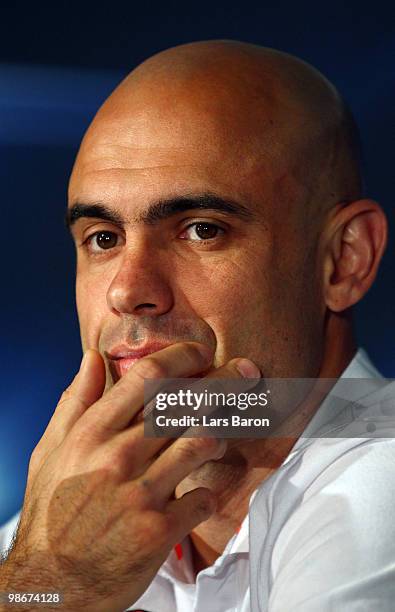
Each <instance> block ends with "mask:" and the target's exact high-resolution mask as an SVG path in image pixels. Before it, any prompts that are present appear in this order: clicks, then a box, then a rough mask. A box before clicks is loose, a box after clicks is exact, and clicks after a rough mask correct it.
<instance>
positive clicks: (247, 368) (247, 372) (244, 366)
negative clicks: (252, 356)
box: [236, 359, 261, 378]
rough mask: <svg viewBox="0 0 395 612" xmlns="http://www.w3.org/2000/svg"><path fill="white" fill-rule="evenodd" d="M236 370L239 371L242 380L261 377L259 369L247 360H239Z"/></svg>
mask: <svg viewBox="0 0 395 612" xmlns="http://www.w3.org/2000/svg"><path fill="white" fill-rule="evenodd" d="M236 368H237V369H238V370H239V372H240V374H241V375H242V376H243V378H260V377H261V372H260V370H259V368H258V367H257V366H256V365H255V363H253V362H252V361H250V360H249V359H240V361H238V362H237V365H236Z"/></svg>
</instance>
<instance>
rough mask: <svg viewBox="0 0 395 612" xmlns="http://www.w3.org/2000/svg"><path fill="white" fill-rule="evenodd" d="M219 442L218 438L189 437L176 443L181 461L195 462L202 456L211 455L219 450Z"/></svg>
mask: <svg viewBox="0 0 395 612" xmlns="http://www.w3.org/2000/svg"><path fill="white" fill-rule="evenodd" d="M218 446H219V443H218V441H217V439H216V438H188V439H186V440H183V441H182V442H181V443H180V444H179V445H176V448H175V450H176V452H177V454H178V458H179V460H180V461H184V462H188V463H189V462H194V461H196V460H198V459H199V458H200V457H202V456H210V455H212V454H215V453H216V452H217V450H218Z"/></svg>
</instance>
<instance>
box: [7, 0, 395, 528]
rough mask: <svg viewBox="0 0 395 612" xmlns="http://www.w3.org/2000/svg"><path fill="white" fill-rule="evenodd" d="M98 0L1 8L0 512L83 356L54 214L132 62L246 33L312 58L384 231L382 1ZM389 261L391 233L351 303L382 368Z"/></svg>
mask: <svg viewBox="0 0 395 612" xmlns="http://www.w3.org/2000/svg"><path fill="white" fill-rule="evenodd" d="M105 4H106V6H104V3H103V6H101V5H100V4H96V5H94V4H92V5H90V4H89V3H82V6H81V4H80V5H73V3H70V2H68V3H61V2H57V3H53V7H52V8H51V7H50V6H46V5H45V4H44V5H42V6H40V5H37V4H35V3H32V5H30V4H29V5H28V4H27V3H26V6H23V3H18V4H17V6H16V7H15V8H12V7H9V8H8V9H7V10H5V9H3V13H2V15H1V23H0V159H1V164H0V179H1V180H0V190H1V211H2V218H3V225H2V232H1V240H2V245H3V246H2V253H3V262H4V265H3V266H2V277H3V278H2V287H3V291H2V300H1V321H2V346H3V350H2V380H1V384H2V392H1V428H0V524H1V522H3V521H4V520H6V519H7V518H9V517H10V516H11V515H12V514H13V513H14V512H15V511H16V510H17V509H18V508H19V507H20V504H21V502H22V499H23V492H24V487H25V478H26V469H27V464H28V460H29V456H30V453H31V451H32V449H33V448H34V446H35V444H36V443H37V441H38V440H39V438H40V437H41V434H42V432H43V430H44V428H45V426H46V423H47V422H48V419H49V417H50V415H51V413H52V411H53V409H54V407H55V405H56V403H57V400H58V397H59V395H60V394H61V392H62V390H63V389H64V387H65V386H66V385H67V384H68V383H69V381H70V379H71V378H72V377H73V375H74V373H75V371H76V370H77V369H78V366H79V360H80V354H81V349H80V342H79V333H78V324H77V318H76V312H75V302H74V265H75V259H74V249H73V245H72V243H71V240H70V239H69V237H68V235H67V233H66V231H65V229H64V226H63V215H64V209H65V206H66V187H67V180H68V176H69V174H70V170H71V166H72V162H73V158H74V156H75V154H76V152H77V149H78V144H79V142H80V139H81V137H82V135H83V133H84V131H85V129H86V127H87V126H88V124H89V122H90V120H91V119H92V117H93V115H94V113H95V111H96V110H97V108H98V106H99V105H100V104H101V102H102V101H103V100H104V99H105V98H106V96H107V95H108V94H109V93H110V91H111V90H112V89H113V88H114V86H115V85H116V84H117V83H118V82H119V80H120V79H121V78H122V77H123V76H124V75H125V74H126V73H127V72H128V71H129V70H131V69H132V68H133V67H134V66H135V65H136V64H137V63H139V62H140V61H142V60H143V59H145V58H146V57H148V56H149V55H152V54H153V53H155V52H157V51H160V50H161V49H164V48H167V47H169V46H173V45H176V44H179V43H183V42H190V41H193V40H200V39H210V38H235V39H239V40H245V41H250V42H254V43H257V44H262V45H265V46H271V47H275V48H278V49H282V50H284V51H287V52H290V53H294V54H295V55H297V56H299V57H301V58H303V59H305V60H307V61H309V62H311V63H312V64H313V65H315V66H316V67H317V68H318V69H320V70H321V71H322V72H323V73H324V74H326V75H327V76H328V77H329V78H330V79H331V80H332V81H333V82H334V83H335V85H336V86H337V87H338V88H339V89H340V91H341V92H342V93H343V94H344V95H345V97H346V99H347V100H348V101H349V103H350V105H351V108H352V109H353V112H354V115H355V117H356V119H357V122H358V124H359V126H360V130H361V136H362V142H363V144H364V150H365V160H366V173H365V176H366V183H367V192H368V194H369V195H370V196H371V197H374V198H376V199H378V200H379V201H380V202H381V203H382V205H383V207H384V208H385V210H386V211H387V213H388V216H389V221H390V229H391V232H392V234H393V219H392V209H393V200H392V198H393V194H394V170H393V164H394V162H393V160H394V154H393V149H394V126H395V110H394V100H395V96H394V94H395V80H394V58H395V14H394V9H393V8H392V6H393V5H391V4H392V3H391V4H389V3H388V4H387V3H384V2H375V3H369V5H367V4H366V5H364V4H362V3H361V2H353V1H348V2H347V3H344V4H343V3H340V2H332V3H331V6H330V7H325V5H323V4H322V5H321V6H319V4H318V3H306V2H305V3H303V2H302V3H300V2H298V3H294V2H292V3H291V2H288V3H287V2H282V3H280V2H278V3H275V4H271V5H269V4H266V3H263V2H260V3H258V4H253V3H248V2H243V3H240V4H235V3H234V4H233V3H231V2H226V3H225V2H223V3H222V2H216V3H211V5H210V6H207V7H206V6H205V5H204V4H202V3H199V4H197V5H196V6H193V5H189V6H188V3H186V4H185V5H181V4H179V3H166V4H165V3H160V4H159V3H153V2H145V3H138V4H137V3H132V2H129V3H123V4H122V5H117V3H116V2H112V3H105ZM367 6H368V7H369V8H366V7H367ZM393 264H394V253H393V238H391V240H390V245H389V248H388V250H387V253H386V255H385V258H384V262H383V265H382V268H381V272H380V275H379V278H378V280H377V281H376V284H375V286H374V288H373V289H372V290H371V291H370V293H369V294H368V296H367V297H366V298H365V299H364V300H363V302H362V303H361V304H360V305H359V306H358V308H357V310H356V327H357V332H358V337H359V340H360V344H362V345H363V346H365V347H366V348H367V349H368V351H369V352H370V354H371V356H372V357H373V360H374V361H375V362H376V364H377V365H378V366H379V368H381V369H382V371H383V372H384V373H386V374H387V375H390V376H394V373H395V351H394V325H393V316H392V314H393V307H392V304H393V302H394V297H395V296H394V281H393V278H394V276H393V271H392V269H393ZM307 297H308V296H307Z"/></svg>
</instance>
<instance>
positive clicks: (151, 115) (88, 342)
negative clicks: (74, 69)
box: [69, 92, 322, 388]
mask: <svg viewBox="0 0 395 612" xmlns="http://www.w3.org/2000/svg"><path fill="white" fill-rule="evenodd" d="M158 95H159V94H158ZM110 100H111V99H110ZM174 106H175V103H174V104H171V103H170V102H169V101H168V100H165V101H163V100H162V101H161V103H160V105H159V103H157V102H156V103H155V104H154V103H153V102H152V99H148V98H147V96H145V98H144V96H143V97H140V98H139V99H138V100H137V101H134V100H133V99H130V97H129V98H128V97H127V96H126V95H125V94H123V93H122V92H121V94H118V97H117V96H116V97H115V100H113V101H112V102H111V101H110V103H109V104H108V105H107V107H105V109H104V110H103V111H101V113H99V115H98V117H97V118H96V119H95V121H94V123H93V125H92V126H91V128H90V130H89V132H88V134H87V136H86V138H85V140H84V142H83V145H82V147H81V150H80V152H79V155H78V158H77V161H76V164H75V167H74V170H73V174H72V177H71V181H70V189H69V211H71V212H72V211H74V214H72V217H71V220H72V221H73V223H72V226H71V229H72V233H73V237H74V239H75V243H76V248H77V277H76V297H77V309H78V316H79V322H80V330H81V338H82V345H83V347H84V349H86V348H88V347H89V348H96V349H98V350H99V351H100V352H101V354H102V355H103V358H104V360H105V363H106V370H107V385H106V387H107V388H109V387H110V386H111V385H112V384H114V383H115V382H116V381H117V380H118V379H119V377H120V376H122V375H123V374H124V373H125V372H126V371H127V370H128V369H129V367H131V366H132V365H133V363H134V362H135V359H136V358H139V357H141V356H142V355H143V354H146V353H147V352H153V351H155V350H158V349H159V348H161V347H162V346H164V345H167V344H172V343H174V342H176V341H179V340H197V341H200V342H204V343H206V344H208V345H210V346H212V347H213V348H214V349H215V359H214V365H215V366H219V365H222V364H224V363H225V362H226V361H228V360H229V359H231V358H233V357H241V356H244V357H248V358H250V359H252V360H253V361H255V363H256V364H257V365H258V366H259V367H260V369H261V371H262V372H263V373H264V375H265V376H308V375H315V374H316V373H317V369H318V368H319V360H320V351H321V349H322V339H321V337H320V335H321V331H320V330H321V323H322V321H321V316H320V313H321V312H322V304H321V303H320V297H319V283H318V282H317V277H316V273H317V270H316V262H315V260H314V257H313V258H312V257H310V251H313V250H314V245H313V244H310V242H309V238H308V228H307V227H306V223H305V220H304V219H303V215H301V213H300V207H298V206H297V204H300V202H298V199H300V190H299V187H298V185H297V183H296V181H295V179H294V177H293V176H292V172H288V171H287V169H286V168H283V167H281V164H280V165H279V166H276V168H274V167H273V164H272V163H271V160H270V156H269V157H268V156H267V155H262V154H261V153H260V152H258V151H257V148H256V146H255V145H254V143H252V144H251V142H252V141H253V139H254V138H253V137H252V134H253V129H254V128H253V126H251V129H250V128H248V126H247V125H246V122H242V126H240V125H239V123H240V122H238V121H237V120H236V116H227V117H225V116H224V113H223V112H220V109H218V112H216V110H215V109H213V108H212V105H211V106H210V107H208V106H207V105H206V106H204V105H200V106H198V107H197V106H196V104H194V103H193V102H191V100H184V101H183V103H182V104H181V103H178V106H177V108H174ZM77 204H79V205H80V207H79V208H77V209H76V208H75V206H76V205H77ZM96 205H100V208H92V206H96ZM87 206H88V207H89V208H86V207H87ZM73 207H74V208H73ZM88 215H89V216H88ZM92 215H93V216H92ZM131 350H134V351H137V352H135V353H131V352H130V351H131ZM128 351H129V352H128ZM122 356H123V357H124V358H120V357H122Z"/></svg>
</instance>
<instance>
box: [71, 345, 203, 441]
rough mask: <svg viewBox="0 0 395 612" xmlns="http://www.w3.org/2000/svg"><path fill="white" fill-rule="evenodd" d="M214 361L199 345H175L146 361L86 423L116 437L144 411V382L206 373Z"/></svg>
mask: <svg viewBox="0 0 395 612" xmlns="http://www.w3.org/2000/svg"><path fill="white" fill-rule="evenodd" d="M211 359H212V351H211V350H210V349H209V348H208V347H206V346H204V345H201V344H199V343H197V342H181V343H177V344H172V345H171V346H168V347H166V348H164V349H161V350H160V351H157V352H156V353H152V354H151V355H149V356H147V357H143V358H142V359H140V360H139V361H138V362H137V363H135V364H134V366H133V367H132V368H131V369H130V370H129V371H128V372H127V373H126V374H125V375H124V376H123V377H122V378H121V379H120V380H119V381H118V382H117V383H116V384H115V385H114V387H113V388H112V389H111V390H110V391H109V392H108V393H106V394H105V395H104V397H103V398H102V399H101V400H100V402H97V403H96V404H94V405H93V406H92V410H88V411H87V412H86V413H85V415H83V419H84V420H85V421H89V420H94V421H95V424H96V430H99V429H101V430H102V433H103V434H104V435H108V434H110V435H113V434H114V432H117V431H120V430H122V429H124V428H125V427H126V426H127V425H128V424H129V423H130V421H131V420H132V418H133V417H134V416H135V415H136V414H137V413H138V412H139V410H141V409H142V408H143V404H144V381H145V380H155V379H161V380H163V379H166V378H181V377H185V376H192V375H193V374H197V373H199V372H201V371H203V370H204V369H207V367H208V365H209V364H210V363H211ZM81 420H82V419H81ZM88 425H89V423H88ZM82 426H83V423H82Z"/></svg>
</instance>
